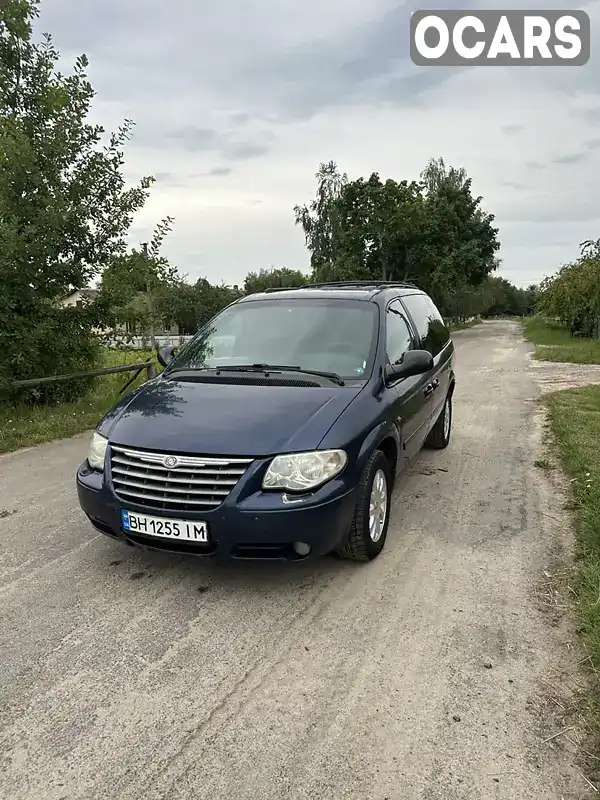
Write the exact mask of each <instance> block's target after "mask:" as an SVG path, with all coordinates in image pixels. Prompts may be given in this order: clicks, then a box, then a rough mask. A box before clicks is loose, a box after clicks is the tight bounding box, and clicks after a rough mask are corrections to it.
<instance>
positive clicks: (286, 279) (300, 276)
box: [244, 267, 308, 294]
mask: <svg viewBox="0 0 600 800" xmlns="http://www.w3.org/2000/svg"><path fill="white" fill-rule="evenodd" d="M307 282H308V278H307V276H306V275H304V273H302V272H300V271H299V270H297V269H288V268H287V267H281V268H279V269H261V270H260V271H259V272H249V273H248V275H246V279H245V281H244V293H245V294H256V293H257V292H264V291H265V289H275V288H279V287H283V286H303V285H304V284H305V283H307Z"/></svg>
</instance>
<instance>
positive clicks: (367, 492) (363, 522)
mask: <svg viewBox="0 0 600 800" xmlns="http://www.w3.org/2000/svg"><path fill="white" fill-rule="evenodd" d="M391 494H392V477H391V470H390V464H389V461H388V460H387V458H386V457H385V456H384V454H383V453H382V452H381V450H375V452H374V453H373V454H372V456H371V457H370V458H369V461H368V462H367V465H366V467H365V468H364V470H363V474H362V476H361V479H360V482H359V484H358V493H357V500H356V509H355V511H354V519H353V520H352V525H351V527H350V530H349V531H348V533H347V534H346V538H345V540H344V542H343V543H342V544H341V545H340V547H339V548H338V549H337V550H336V553H337V554H338V555H339V556H341V557H342V558H345V559H347V560H349V561H372V560H373V559H374V558H377V556H378V555H379V554H380V553H381V551H382V550H383V547H384V545H385V540H386V538H387V532H388V524H389V520H390V507H391V499H392V498H391ZM372 501H373V502H372ZM373 505H374V506H375V507H374V508H373V507H372V506H373Z"/></svg>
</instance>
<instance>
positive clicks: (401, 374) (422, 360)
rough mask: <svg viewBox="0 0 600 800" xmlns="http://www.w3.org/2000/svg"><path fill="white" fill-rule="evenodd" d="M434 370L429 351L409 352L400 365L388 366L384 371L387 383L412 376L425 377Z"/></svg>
mask: <svg viewBox="0 0 600 800" xmlns="http://www.w3.org/2000/svg"><path fill="white" fill-rule="evenodd" d="M432 369H433V356H432V355H431V353H429V352H428V351H427V350H408V351H407V352H406V353H405V354H404V356H403V358H402V361H401V362H400V363H399V364H388V365H387V366H386V367H385V369H384V375H385V380H386V382H387V383H391V382H392V381H398V380H400V379H401V378H409V377H411V376H412V375H423V374H424V373H425V372H431V370H432Z"/></svg>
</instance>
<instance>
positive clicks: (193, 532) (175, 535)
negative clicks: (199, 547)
mask: <svg viewBox="0 0 600 800" xmlns="http://www.w3.org/2000/svg"><path fill="white" fill-rule="evenodd" d="M121 524H122V525H123V530H124V531H125V532H126V533H142V534H144V536H160V537H161V538H163V539H177V540H179V541H181V540H184V541H191V542H199V543H206V542H208V524H207V523H206V522H190V521H189V520H187V519H170V518H169V519H166V518H165V517H150V516H148V515H147V514H137V513H136V512H134V511H126V510H125V509H123V510H122V511H121Z"/></svg>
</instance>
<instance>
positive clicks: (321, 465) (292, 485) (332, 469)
mask: <svg viewBox="0 0 600 800" xmlns="http://www.w3.org/2000/svg"><path fill="white" fill-rule="evenodd" d="M347 463H348V456H347V455H346V453H345V452H344V451H343V450H316V451H315V452H314V453H292V454H290V455H287V456H275V458H274V459H273V461H271V463H270V465H269V469H268V470H267V472H266V474H265V477H264V478H263V483H262V485H263V489H287V490H288V491H290V492H303V491H304V492H305V491H309V490H310V489H316V488H317V487H318V486H321V485H322V484H324V483H327V481H330V480H331V479H332V478H335V476H336V475H339V474H340V472H341V471H342V470H343V469H344V467H345V466H346V464H347Z"/></svg>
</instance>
